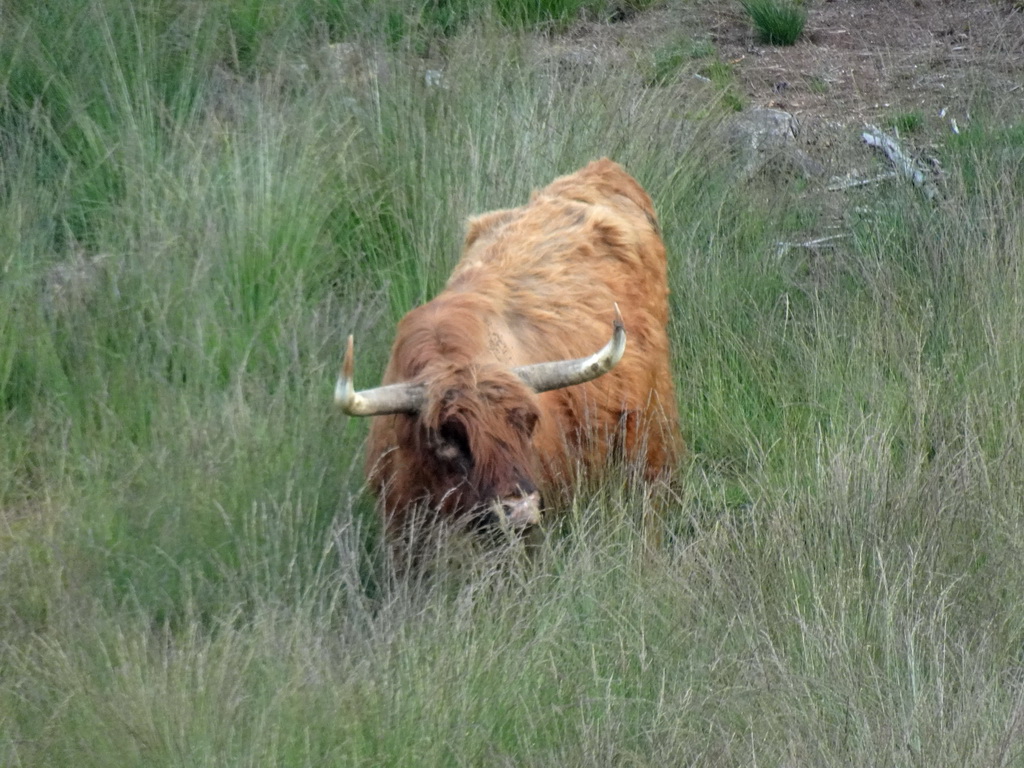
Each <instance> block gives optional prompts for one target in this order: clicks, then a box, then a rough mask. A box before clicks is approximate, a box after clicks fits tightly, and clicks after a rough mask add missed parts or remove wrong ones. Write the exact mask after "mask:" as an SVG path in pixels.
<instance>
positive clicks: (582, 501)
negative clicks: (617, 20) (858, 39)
mask: <svg viewBox="0 0 1024 768" xmlns="http://www.w3.org/2000/svg"><path fill="white" fill-rule="evenodd" d="M299 6H301V8H300V10H301V12H302V14H305V15H302V14H300V15H296V16H291V15H287V14H291V13H292V11H287V13H286V11H285V10H283V8H284V7H283V6H281V7H278V6H276V5H274V4H267V11H266V12H267V13H270V14H271V17H273V14H274V13H286V15H287V19H289V21H288V23H287V24H281V25H278V24H274V25H270V24H268V23H267V22H266V18H265V17H263V16H259V15H257V16H256V17H252V18H249V26H248V27H246V29H249V30H250V33H249V34H250V39H249V42H248V43H246V44H245V45H244V46H243V45H241V43H240V42H239V41H240V37H239V35H240V32H239V28H238V26H237V25H238V24H239V22H238V21H237V20H234V19H232V18H231V17H230V16H225V15H223V14H227V13H228V11H227V10H225V9H224V8H220V7H219V6H218V7H217V8H214V7H213V6H210V7H209V8H208V9H207V10H205V11H204V10H202V9H201V8H199V7H194V6H193V5H182V6H177V5H173V4H161V3H156V2H153V3H148V4H146V3H143V4H139V3H133V4H123V3H118V2H116V1H115V0H109V1H108V2H99V0H96V2H90V3H87V4H84V5H82V6H81V7H78V8H77V9H76V10H69V9H68V8H67V7H65V6H64V5H57V4H38V5H31V6H29V5H24V6H17V8H16V9H15V10H11V8H8V9H7V10H5V11H4V13H5V14H7V15H6V16H5V21H6V22H8V23H5V24H4V25H3V29H2V31H0V35H2V36H3V43H4V44H3V45H0V51H3V52H4V53H3V56H4V58H3V59H2V66H3V69H2V71H0V82H4V83H6V90H5V91H4V94H5V95H4V100H3V103H2V104H0V123H2V139H0V141H2V142H3V147H4V151H3V152H2V153H0V179H2V187H0V244H2V246H3V247H2V250H0V254H2V255H0V409H2V411H0V435H2V439H0V583H2V585H3V590H2V597H0V763H2V764H3V765H11V766H36V765H39V766H43V765H61V764H72V763H73V764H75V765H85V766H88V765H96V766H117V765H140V764H145V765H157V766H158V765H184V764H188V765H195V764H209V765H223V764H254V765H255V764H260V765H262V764H282V765H324V764H328V765H350V764H368V765H389V764H393V765H430V764H444V765H450V764H499V765H500V764H516V765H518V764H536V765H544V764H551V765H559V766H564V765H595V764H598V765H599V764H619V763H629V764H635V765H678V764H683V765H686V764H699V765H704V764H723V765H754V764H757V765H764V764H770V765H867V764H900V765H929V766H931V765H947V764H958V765H963V764H968V765H1012V764H1015V763H1016V762H1019V761H1020V759H1021V753H1020V743H1021V738H1020V737H1021V728H1022V724H1024V717H1022V713H1024V686H1022V681H1021V676H1020V658H1019V650H1020V647H1021V641H1022V638H1024V622H1022V620H1021V614H1020V611H1019V610H1018V608H1019V606H1018V603H1019V596H1020V594H1021V593H1022V590H1024V568H1022V567H1021V563H1022V562H1024V528H1022V526H1021V523H1020V519H1019V518H1020V515H1019V510H1020V508H1021V504H1022V501H1024V499H1022V488H1024V483H1022V476H1024V475H1022V471H1024V461H1022V450H1021V449H1022V445H1021V434H1022V429H1021V427H1022V424H1021V370H1022V367H1021V349H1022V346H1021V343H1020V341H1021V340H1020V331H1019V329H1020V328H1021V327H1024V325H1022V324H1024V316H1022V314H1024V309H1022V308H1024V295H1022V284H1021V279H1020V276H1019V275H1018V270H1017V269H1016V268H1015V266H1014V264H1015V262H1014V258H1015V254H1019V253H1021V252H1024V225H1021V223H1020V218H1019V216H1018V215H1017V208H1018V205H1019V203H1018V201H1019V191H1020V189H1019V178H1020V176H1019V174H1017V173H1015V171H1014V169H1018V170H1019V167H1020V165H1021V162H1022V160H1024V147H1022V144H1021V142H1020V141H1019V131H1018V130H1016V129H1012V128H1011V129H1008V130H1005V131H1003V130H1000V131H992V132H986V131H982V130H981V129H975V131H974V132H972V133H970V134H969V135H963V136H961V137H958V138H956V139H954V140H953V141H952V143H951V144H950V145H949V146H948V147H947V148H946V152H947V157H946V158H945V162H944V165H945V167H946V168H947V169H948V170H949V179H948V182H947V188H946V190H945V197H944V199H943V201H942V202H941V203H940V204H939V205H938V206H937V207H932V206H931V204H928V203H924V202H923V201H921V200H918V199H917V198H916V197H914V196H913V195H912V193H911V192H907V193H906V194H905V195H904V194H901V193H900V191H898V190H893V191H892V192H891V193H887V194H886V195H884V196H881V197H872V198H871V199H869V200H865V201H864V206H863V208H862V210H864V211H865V212H864V213H862V214H860V217H859V218H858V219H857V220H856V221H854V222H852V224H851V226H850V229H849V232H848V235H849V237H848V239H847V240H846V241H844V242H845V244H844V245H843V247H842V248H840V249H838V250H837V251H835V252H834V253H831V254H813V253H807V252H801V251H799V250H796V249H793V250H789V251H782V252H780V251H779V249H778V248H777V247H776V242H777V241H778V240H779V239H782V238H784V237H785V236H786V235H787V231H802V230H803V229H804V228H806V227H808V226H809V223H810V225H813V222H814V221H815V215H816V212H815V211H816V209H815V207H814V205H813V201H809V200H808V199H807V198H806V197H804V196H802V195H801V194H800V192H799V190H798V189H796V188H793V187H790V186H788V185H787V184H786V183H785V182H780V183H779V185H778V186H777V187H776V188H774V189H772V190H771V195H770V196H766V195H764V194H763V192H764V190H761V189H758V188H757V187H756V186H755V185H753V184H751V185H747V186H741V185H737V184H736V183H734V182H732V181H731V180H730V179H731V178H732V175H731V172H730V169H729V166H728V158H727V156H726V153H725V152H724V151H721V150H720V149H719V148H717V144H716V142H715V140H714V134H715V131H714V122H715V118H714V115H715V114H717V113H716V107H715V105H713V104H708V103H706V102H705V100H704V97H702V96H700V95H696V96H692V97H686V99H683V100H680V97H679V96H678V95H673V96H672V98H671V99H669V98H666V97H665V92H664V89H649V90H648V89H644V88H643V86H642V81H643V73H642V72H633V71H630V70H628V69H625V68H623V67H622V66H621V65H619V64H614V63H609V64H608V65H607V66H605V65H601V64H600V63H598V64H597V65H596V66H595V71H593V72H589V73H585V75H584V76H582V77H579V78H577V79H574V80H573V81H572V82H571V83H570V82H566V81H565V80H564V79H563V78H561V77H559V76H558V74H557V72H553V71H551V70H550V69H549V68H548V67H547V65H545V64H543V63H542V62H540V61H539V60H537V59H536V58H534V57H533V56H532V55H531V52H530V51H531V46H532V45H534V44H535V41H533V40H531V39H530V38H528V37H525V36H523V35H521V34H519V33H513V32H510V31H509V30H508V28H507V27H502V26H500V25H496V19H497V17H496V16H495V15H493V14H490V15H487V14H485V16H487V18H481V19H476V18H474V17H473V16H472V15H470V16H467V18H466V19H465V20H464V21H461V22H460V24H462V25H465V26H460V27H458V28H455V29H453V30H450V31H448V32H447V33H446V34H447V35H448V36H447V37H446V38H445V39H444V44H443V49H444V54H443V55H444V69H443V72H442V75H441V79H440V83H438V82H437V80H436V78H434V79H431V80H430V81H428V79H427V78H425V77H424V70H425V69H427V68H428V66H429V68H434V67H435V66H436V59H434V58H431V59H429V65H428V60H425V59H423V58H422V56H421V54H423V53H424V50H423V48H422V46H421V44H420V40H417V39H404V40H402V39H398V40H396V39H394V37H392V36H390V33H389V31H388V23H387V19H386V18H383V17H382V16H381V13H382V9H383V10H388V9H391V10H393V11H395V12H399V13H401V14H405V15H409V16H410V17H411V16H413V15H415V13H417V12H418V11H419V10H422V9H420V8H419V7H417V8H413V7H412V6H408V7H406V6H403V5H401V4H398V3H396V4H395V5H394V6H393V7H392V6H387V7H385V6H383V5H380V4H378V5H374V4H367V5H366V6H365V7H364V6H361V5H359V4H348V5H344V6H342V5H338V6H334V5H331V4H328V3H319V4H318V3H313V2H310V3H305V4H299ZM299 6H296V7H299ZM247 7H248V6H244V5H234V6H231V8H232V11H231V12H232V13H243V11H245V10H246V8H247ZM255 7H256V6H255V5H253V6H252V8H250V9H249V10H252V9H254V8H255ZM12 8H14V7H13V6H12ZM225 8H226V6H225ZM15 11H17V12H15ZM346 14H348V15H346ZM359 14H363V15H362V16H360V15H359ZM247 18H248V17H247ZM403 18H404V16H403ZM360 19H362V20H363V21H364V22H365V24H364V25H363V27H362V29H361V30H360V31H359V33H358V34H356V33H355V32H353V31H352V30H353V29H354V27H352V26H346V25H352V24H355V22H358V21H359V20H360ZM356 26H358V25H356ZM270 27H273V29H271V28H270ZM341 39H344V42H345V43H346V44H347V45H349V46H351V47H349V48H346V49H345V50H346V55H348V54H352V55H353V56H354V57H355V58H353V59H352V61H354V62H355V63H356V64H358V66H353V67H350V68H348V69H340V70H339V68H338V67H337V61H336V60H333V59H331V58H330V57H329V56H325V55H324V54H325V52H324V45H326V44H327V43H328V42H331V41H335V42H337V41H338V40H341ZM54 40H60V41H63V45H61V46H52V45H50V44H49V42H47V41H54ZM185 51H187V52H188V55H186V54H185V53H184V52H185ZM243 51H247V53H243ZM435 55H437V51H436V50H435V49H431V51H430V56H431V57H433V56H435ZM687 99H689V100H687ZM718 109H719V111H721V109H723V108H722V106H721V105H719V107H718ZM695 115H699V116H701V117H699V118H695V117H694V116H695ZM600 155H610V156H613V157H615V158H616V159H618V160H620V161H621V162H623V163H624V164H625V165H626V166H627V167H628V168H629V169H630V170H631V171H632V172H633V173H634V174H635V175H636V176H637V177H638V178H639V179H640V180H641V181H642V182H643V183H644V185H645V186H646V187H647V188H648V190H649V191H650V192H651V194H652V196H653V197H654V198H655V201H656V203H657V206H658V209H659V213H660V216H661V223H662V227H663V231H664V236H665V239H666V243H667V245H668V249H669V253H670V260H671V264H670V268H671V269H670V271H671V275H672V278H671V279H672V290H673V293H672V320H671V328H670V331H671V335H672V339H673V345H674V346H673V352H674V363H675V368H676V377H677V383H678V391H679V398H680V405H681V411H682V414H683V418H682V420H683V424H684V429H685V432H686V437H687V440H688V442H689V444H690V446H691V457H690V462H689V463H688V464H687V466H685V467H682V468H680V472H679V476H678V478H677V479H676V483H675V484H674V486H673V488H672V489H671V493H670V494H666V495H668V496H669V498H670V501H668V502H665V500H664V499H661V500H657V501H655V500H652V499H651V498H650V497H649V496H648V494H647V493H646V489H643V488H635V487H633V486H632V485H631V484H630V483H629V482H628V480H627V479H625V478H624V477H623V476H621V475H619V474H617V473H614V472H612V473H609V475H608V477H606V478H603V479H602V480H601V481H600V482H596V483H595V484H594V486H593V487H590V488H587V489H585V490H583V491H581V492H580V494H579V495H578V496H577V498H576V500H575V502H574V504H573V506H572V508H571V509H569V510H567V511H566V514H565V515H564V517H563V518H562V520H563V524H562V525H561V526H555V527H554V528H553V529H552V530H551V531H549V532H548V536H547V538H546V540H544V541H542V542H539V543H538V545H537V549H536V551H535V552H533V553H532V556H531V557H529V558H521V557H520V554H521V553H519V552H517V551H516V550H514V549H512V550H510V551H490V552H485V553H482V554H481V553H469V554H464V555H463V556H462V559H461V563H462V565H461V567H455V566H452V567H451V568H450V569H441V570H440V571H439V572H438V573H436V574H434V578H433V579H430V580H425V581H423V582H418V581H416V580H395V579H393V578H392V577H391V574H390V572H389V571H388V569H387V567H386V565H385V564H384V562H383V560H384V559H383V558H382V557H381V556H380V554H379V553H380V550H379V541H380V537H379V532H378V531H377V530H376V521H375V518H374V515H373V512H372V500H371V499H369V498H367V496H366V494H365V493H364V492H363V490H362V488H361V471H360V469H361V468H360V464H361V441H362V436H363V434H364V429H365V425H364V424H360V423H356V422H355V421H354V420H346V419H344V418H341V417H339V416H338V415H336V414H334V413H332V412H331V410H330V408H329V399H330V388H331V386H332V381H333V374H334V372H335V366H336V365H337V362H338V354H339V351H340V349H341V341H342V339H343V338H344V336H345V335H346V334H347V333H349V332H354V333H355V334H356V338H357V347H356V356H357V371H356V376H357V378H358V379H359V382H360V383H367V384H369V383H372V382H373V381H375V380H376V379H377V377H378V376H379V374H380V371H381V369H382V367H383V364H384V361H385V357H386V354H387V345H388V344H389V342H390V338H391V335H392V331H393V328H394V324H395V323H396V322H397V320H398V318H399V317H400V316H401V315H402V314H403V313H404V311H406V310H407V309H408V308H409V307H410V306H412V305H414V304H415V303H418V302H420V301H423V300H425V299H427V298H429V297H430V296H431V295H432V294H433V293H434V292H436V291H437V290H438V289H439V288H440V287H441V286H442V285H443V283H444V280H445V277H446V275H447V273H448V271H449V270H450V268H451V265H452V264H453V263H454V260H455V259H456V258H457V255H458V248H459V242H460V237H461V227H462V222H463V220H464V219H465V217H466V216H467V215H469V214H471V213H475V212H479V211H482V210H486V209H489V208H494V207H500V206H508V205H513V204H517V203H519V202H521V201H523V200H525V199H526V197H527V196H528V194H529V192H530V190H531V189H533V188H535V187H537V186H540V185H542V184H544V183H546V182H547V181H549V180H550V179H551V178H552V177H554V176H555V175H557V174H560V173H564V172H568V171H571V170H573V169H575V168H577V167H579V166H580V165H582V164H583V163H585V162H586V161H588V160H590V159H593V158H594V157H597V156H600ZM871 194H872V195H877V194H878V193H877V192H872V193H871ZM651 503H665V504H667V507H668V509H667V511H668V515H667V519H668V522H667V530H666V531H665V536H664V541H663V544H662V546H661V547H660V548H658V549H656V550H655V551H653V552H652V551H651V550H650V549H649V548H648V547H647V546H646V544H645V541H646V540H645V537H644V534H643V532H642V531H640V530H639V529H638V525H637V519H638V517H639V515H638V514H637V512H636V511H637V510H638V509H641V508H644V507H645V506H646V505H649V504H651Z"/></svg>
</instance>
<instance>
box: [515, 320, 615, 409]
mask: <svg viewBox="0 0 1024 768" xmlns="http://www.w3.org/2000/svg"><path fill="white" fill-rule="evenodd" d="M625 351H626V326H625V324H624V323H623V322H622V315H621V314H620V313H619V305H618V304H616V305H615V319H614V320H613V321H612V338H611V340H609V342H608V343H607V344H605V345H604V346H603V347H602V348H601V349H600V350H599V351H597V352H595V353H594V354H592V355H591V356H590V357H581V358H578V359H576V360H556V361H555V362H551V363H535V364H533V365H522V366H519V367H518V368H513V369H512V370H513V372H514V373H515V374H516V376H518V377H519V378H520V379H522V380H523V382H524V383H525V384H526V385H527V386H528V387H530V388H531V389H532V390H533V391H534V392H548V391H549V390H552V389H561V388H562V387H571V386H573V385H574V384H583V383H585V382H588V381H592V380H593V379H596V378H597V377H598V376H601V375H602V374H605V373H608V371H610V370H611V369H612V368H614V367H615V365H616V363H618V362H619V360H621V359H622V354H623V352H625Z"/></svg>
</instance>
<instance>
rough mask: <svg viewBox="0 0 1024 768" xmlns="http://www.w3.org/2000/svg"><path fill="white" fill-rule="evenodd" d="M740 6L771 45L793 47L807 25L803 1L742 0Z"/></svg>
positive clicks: (763, 39) (762, 37)
mask: <svg viewBox="0 0 1024 768" xmlns="http://www.w3.org/2000/svg"><path fill="white" fill-rule="evenodd" d="M740 5H742V6H743V10H744V11H745V12H746V14H747V16H749V17H750V20H751V21H752V22H753V23H754V26H755V27H756V28H757V31H758V34H759V35H760V36H761V40H762V41H763V42H765V43H768V44H769V45H793V43H795V42H796V41H797V40H799V39H800V35H802V34H803V32H804V25H805V24H806V23H807V9H806V8H805V7H804V4H803V2H802V0H740Z"/></svg>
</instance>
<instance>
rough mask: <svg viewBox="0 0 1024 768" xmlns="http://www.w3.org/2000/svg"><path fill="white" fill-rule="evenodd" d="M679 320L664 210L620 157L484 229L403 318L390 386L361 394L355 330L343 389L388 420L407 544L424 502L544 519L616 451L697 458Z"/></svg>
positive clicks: (667, 464) (449, 511) (388, 487)
mask: <svg viewBox="0 0 1024 768" xmlns="http://www.w3.org/2000/svg"><path fill="white" fill-rule="evenodd" d="M616 305H617V307H618V308H620V309H621V312H622V315H621V319H620V318H619V316H618V309H617V308H616ZM667 321H668V281H667V274H666V260H665V247H664V245H663V244H662V241H661V238H660V236H659V233H658V224H657V219H656V217H655V213H654V208H653V205H652V203H651V199H650V197H648V195H647V193H646V192H644V190H643V188H642V187H641V186H640V185H639V184H638V183H637V182H636V180H634V179H633V178H632V177H631V176H630V175H629V174H627V173H626V172H625V171H624V170H623V169H622V167H621V166H619V165H618V164H616V163H614V162H612V161H611V160H608V159H602V160H598V161H597V162H593V163H591V164H590V165H588V166H586V167H585V168H583V169H582V170H580V171H577V172H576V173H573V174H571V175H568V176H563V177H561V178H558V179H556V180H555V181H554V182H552V183H551V184H550V185H548V186H547V187H545V188H544V189H541V190H539V191H537V192H534V194H533V195H532V197H531V198H530V202H529V203H527V204H526V205H524V206H523V207H521V208H512V209H509V210H503V211H494V212H491V213H486V214H483V215H482V216H477V217H475V218H473V219H471V220H470V222H469V227H468V233H467V235H466V241H465V245H464V251H463V256H462V259H461V260H460V261H459V263H458V265H457V266H456V267H455V271H454V273H453V274H452V276H451V278H450V279H449V280H448V285H447V287H446V288H445V290H444V291H442V292H441V294H440V295H438V296H437V297H436V298H435V299H433V300H432V301H429V302H427V303H426V304H424V305H422V306H419V307H416V308H415V309H413V310H412V311H410V312H409V313H408V314H407V315H406V316H405V317H404V318H403V319H402V321H401V322H400V323H399V325H398V331H397V338H396V339H395V343H394V346H393V348H392V350H391V360H390V363H389V364H388V367H387V371H386V372H385V374H384V385H383V386H381V387H379V388H377V389H373V390H367V391H364V392H356V391H355V390H354V387H353V385H352V339H351V337H350V338H349V347H348V352H347V354H346V357H345V365H344V367H343V370H342V374H341V377H340V378H339V380H338V385H337V389H336V392H335V399H336V401H337V402H338V403H339V404H340V405H341V406H342V408H343V409H344V410H345V411H346V412H347V413H349V414H352V415H357V416H373V415H376V416H377V418H376V419H374V422H373V425H372V426H371V429H370V436H369V445H368V454H367V461H366V472H367V478H368V480H369V483H370V485H371V487H373V488H374V489H375V490H376V491H377V493H378V494H379V497H380V501H381V510H382V512H383V515H384V519H385V521H386V524H387V528H388V530H389V533H390V534H391V536H392V537H393V539H394V538H397V537H401V535H402V534H403V532H404V531H405V530H406V526H407V523H408V522H409V520H410V519H411V518H410V517H409V514H410V512H411V511H412V510H414V509H424V508H425V509H427V510H428V511H429V514H436V515H437V519H443V520H449V521H454V520H463V521H467V520H474V521H483V522H487V521H494V520H495V519H497V520H498V521H499V522H503V523H507V524H508V525H510V526H512V527H514V528H519V527H525V526H528V525H531V524H533V523H536V522H537V521H538V520H539V517H540V510H541V508H542V504H541V498H540V494H541V493H542V494H543V495H544V499H545V500H546V501H549V502H551V501H556V500H559V501H561V500H564V498H565V497H566V496H567V495H568V493H569V492H570V491H571V489H572V487H573V482H574V478H575V477H576V476H577V473H578V472H579V471H580V470H581V469H582V470H584V471H587V470H592V469H595V468H600V467H601V466H602V465H604V464H605V462H606V461H607V460H608V459H609V457H610V455H611V454H612V453H613V452H615V453H616V454H618V455H621V456H622V458H624V459H625V460H626V461H628V462H632V463H634V464H636V465H639V466H642V467H643V471H644V474H645V475H646V477H647V478H648V479H655V478H657V477H659V476H663V475H664V474H666V473H667V472H668V471H669V470H670V469H671V468H672V466H673V465H674V463H675V462H676V460H677V458H678V456H679V454H680V451H681V450H682V441H681V439H680V436H679V430H678V426H677V415H676V402H675V392H674V390H673V383H672V375H671V368H670V365H669V341H668V336H667V335H666V332H665V326H666V323H667ZM623 324H624V326H625V329H626V331H627V332H628V333H629V344H628V346H627V345H625V334H624V333H623V331H622V326H623ZM610 332H611V335H612V339H611V341H607V340H608V336H609V333H610ZM606 341H607V344H605V342H606ZM602 344H605V346H604V348H602V349H600V351H599V352H597V353H595V354H591V353H594V351H595V350H598V349H599V348H600V347H601V345H602ZM624 346H626V348H625V351H624V353H623V347H624ZM585 355H591V356H590V357H589V358H584V356H585ZM620 357H621V361H620V360H619V358H620ZM549 361H558V362H549ZM598 377H599V378H598ZM587 382H589V383H587Z"/></svg>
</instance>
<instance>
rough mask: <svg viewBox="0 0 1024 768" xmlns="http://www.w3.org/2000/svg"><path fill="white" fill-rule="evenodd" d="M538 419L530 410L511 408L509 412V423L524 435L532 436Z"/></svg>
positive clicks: (533, 411)
mask: <svg viewBox="0 0 1024 768" xmlns="http://www.w3.org/2000/svg"><path fill="white" fill-rule="evenodd" d="M538 418H539V417H538V415H537V412H536V411H535V410H533V409H532V408H513V409H511V410H510V411H509V421H510V422H511V423H512V425H513V426H514V427H515V428H516V429H518V430H520V431H522V432H524V433H525V434H526V435H532V434H533V430H535V429H536V428H537V419H538Z"/></svg>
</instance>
